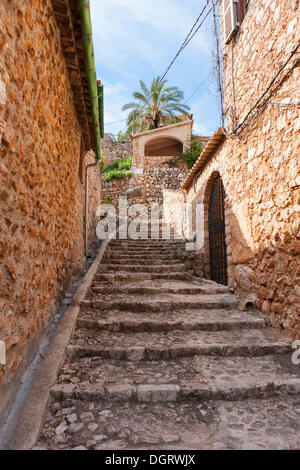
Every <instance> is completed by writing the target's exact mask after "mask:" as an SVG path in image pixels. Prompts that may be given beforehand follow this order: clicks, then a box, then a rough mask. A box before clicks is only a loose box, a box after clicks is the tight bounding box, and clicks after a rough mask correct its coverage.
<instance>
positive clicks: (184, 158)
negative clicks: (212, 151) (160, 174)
mask: <svg viewBox="0 0 300 470" xmlns="http://www.w3.org/2000/svg"><path fill="white" fill-rule="evenodd" d="M202 152H203V145H202V144H201V142H198V141H197V140H194V139H191V148H190V150H187V151H186V152H184V153H183V154H182V155H181V156H180V157H176V158H172V159H171V160H167V161H166V163H167V164H169V165H170V166H173V167H176V165H177V163H179V162H185V164H186V166H187V167H188V169H191V168H192V167H193V166H194V164H195V163H196V161H197V160H198V158H199V156H200V155H201V153H202Z"/></svg>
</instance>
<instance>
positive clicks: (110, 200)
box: [103, 194, 112, 204]
mask: <svg viewBox="0 0 300 470" xmlns="http://www.w3.org/2000/svg"><path fill="white" fill-rule="evenodd" d="M103 203H104V204H111V203H112V197H111V196H110V195H109V194H107V195H106V196H105V198H104V201H103Z"/></svg>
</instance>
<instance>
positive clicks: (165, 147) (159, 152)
mask: <svg viewBox="0 0 300 470" xmlns="http://www.w3.org/2000/svg"><path fill="white" fill-rule="evenodd" d="M182 153H183V143H182V142H181V141H180V140H178V139H176V138H174V137H156V138H154V139H151V140H150V141H148V142H147V143H146V145H145V152H144V155H145V157H164V156H168V157H177V156H179V155H182Z"/></svg>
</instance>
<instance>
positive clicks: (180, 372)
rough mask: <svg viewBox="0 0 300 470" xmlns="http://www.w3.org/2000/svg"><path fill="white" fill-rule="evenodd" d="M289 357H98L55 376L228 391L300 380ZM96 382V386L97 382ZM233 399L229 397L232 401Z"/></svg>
mask: <svg viewBox="0 0 300 470" xmlns="http://www.w3.org/2000/svg"><path fill="white" fill-rule="evenodd" d="M290 359H291V358H290V355H289V354H287V355H286V354H282V355H276V356H270V355H266V356H259V357H239V356H235V357H234V356H233V357H222V356H219V357H209V356H201V357H199V356H195V357H181V358H177V359H176V360H174V359H170V360H168V361H148V362H142V363H141V362H136V363H132V362H127V361H118V360H103V359H101V358H98V357H93V358H81V359H78V360H76V361H74V362H72V363H70V364H68V363H67V364H65V365H64V366H63V367H62V369H61V371H60V376H59V383H60V384H64V383H72V381H73V378H74V377H76V383H86V382H90V383H91V384H94V383H97V382H98V383H101V385H102V386H104V387H108V386H112V385H118V384H123V385H125V384H128V385H131V386H137V385H142V384H147V385H155V386H157V385H161V384H162V383H164V384H166V383H167V384H176V385H179V386H180V387H181V388H182V389H183V388H184V389H185V390H186V393H187V394H188V393H190V391H191V390H193V387H206V386H207V388H208V389H210V388H211V387H212V386H214V387H215V388H216V389H219V388H220V387H222V388H223V389H224V388H225V387H226V388H230V387H232V386H234V385H235V384H236V382H237V381H239V382H240V383H241V382H245V383H246V382H247V381H248V384H249V383H252V384H255V383H259V382H262V383H263V382H266V381H268V382H269V383H270V382H272V380H274V379H276V380H277V381H279V380H287V379H295V378H298V379H300V370H299V369H297V368H296V367H295V368H294V370H292V371H291V370H290V367H289V364H290ZM99 379H100V382H99ZM236 398H237V397H233V399H236Z"/></svg>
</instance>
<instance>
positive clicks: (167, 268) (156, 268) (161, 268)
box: [100, 264, 185, 273]
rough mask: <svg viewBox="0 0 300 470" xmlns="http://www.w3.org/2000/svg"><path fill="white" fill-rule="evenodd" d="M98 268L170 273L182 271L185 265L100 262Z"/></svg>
mask: <svg viewBox="0 0 300 470" xmlns="http://www.w3.org/2000/svg"><path fill="white" fill-rule="evenodd" d="M100 269H101V270H102V271H103V272H107V271H118V272H120V271H123V272H124V271H126V272H132V271H137V272H151V273H170V272H173V271H175V272H179V271H184V269H185V265H184V264H172V265H167V264H161V265H159V264H158V265H153V266H145V265H143V264H101V265H100Z"/></svg>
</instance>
